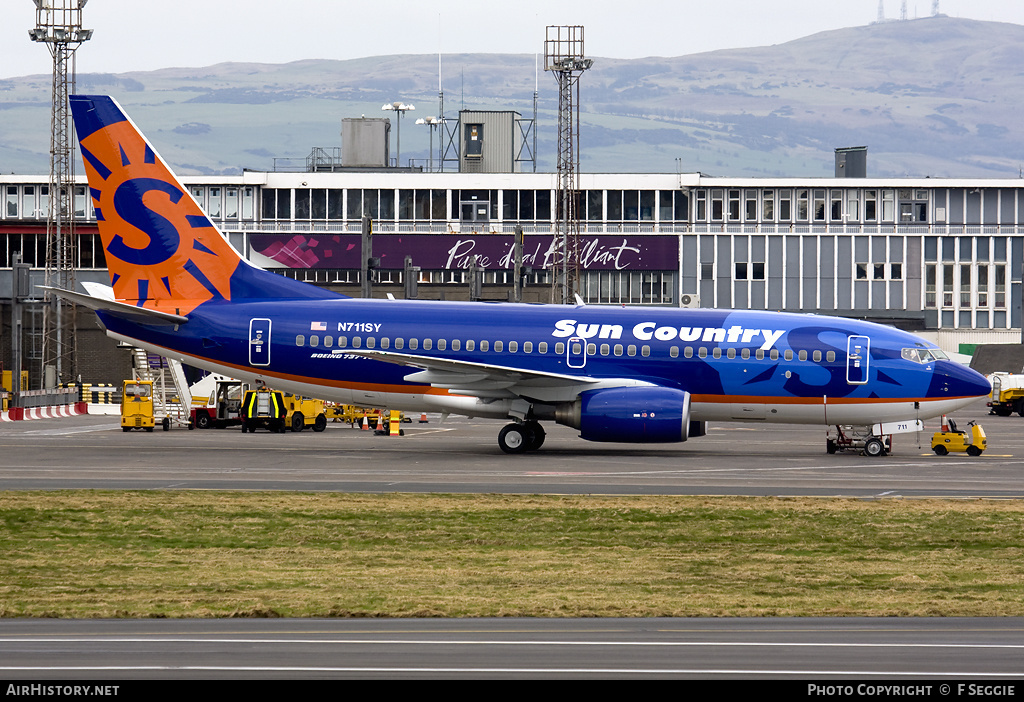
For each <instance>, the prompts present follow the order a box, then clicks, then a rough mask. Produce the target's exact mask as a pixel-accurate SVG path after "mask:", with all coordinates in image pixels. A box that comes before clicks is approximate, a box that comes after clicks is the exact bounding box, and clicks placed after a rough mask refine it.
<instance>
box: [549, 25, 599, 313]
mask: <svg viewBox="0 0 1024 702" xmlns="http://www.w3.org/2000/svg"><path fill="white" fill-rule="evenodd" d="M583 48H584V47H583V27H582V26H581V25H572V26H549V27H548V28H547V34H546V36H545V40H544V70H545V71H551V72H552V73H554V74H555V79H556V80H557V81H558V191H557V193H556V202H555V207H556V210H557V217H556V220H557V221H558V238H559V242H560V244H561V246H562V270H561V274H560V275H559V274H557V273H556V274H555V275H553V276H552V285H551V302H561V303H563V304H568V303H569V302H571V301H572V300H573V299H574V297H575V296H576V295H577V294H579V292H580V290H579V286H580V280H579V277H580V273H579V231H580V219H579V210H578V205H579V167H580V160H579V138H580V137H579V124H580V108H579V79H580V76H581V75H583V72H584V71H586V70H588V69H589V68H590V67H591V66H592V65H593V61H592V60H590V59H588V58H585V57H584V51H583ZM559 297H560V298H561V299H559Z"/></svg>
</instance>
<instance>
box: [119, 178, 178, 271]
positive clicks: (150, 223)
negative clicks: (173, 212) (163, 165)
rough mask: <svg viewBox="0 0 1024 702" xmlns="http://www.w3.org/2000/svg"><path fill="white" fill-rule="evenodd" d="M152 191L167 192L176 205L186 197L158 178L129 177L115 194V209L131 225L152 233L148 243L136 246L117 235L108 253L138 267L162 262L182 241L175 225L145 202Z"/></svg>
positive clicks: (148, 233)
mask: <svg viewBox="0 0 1024 702" xmlns="http://www.w3.org/2000/svg"><path fill="white" fill-rule="evenodd" d="M153 190H159V191H160V192H163V193H166V194H167V196H168V197H169V198H170V200H171V202H172V203H173V204H177V203H178V201H179V200H181V198H182V197H183V196H184V193H183V192H181V190H179V189H178V188H177V187H175V186H174V185H172V184H171V183H168V182H166V181H163V180H159V179H157V178H134V179H132V180H127V181H125V182H123V183H121V185H119V186H118V187H117V191H116V192H115V193H114V209H115V210H116V211H117V214H118V215H119V216H120V217H121V219H123V220H124V221H125V222H128V224H131V225H132V226H134V227H136V228H138V229H140V230H141V231H143V232H145V233H146V234H147V235H149V244H147V245H146V246H145V247H143V248H141V249H137V248H135V247H132V246H129V245H128V244H126V243H125V242H124V239H123V238H121V235H120V234H117V235H115V236H114V238H113V240H112V241H111V242H110V245H109V246H108V247H107V252H108V253H110V254H112V255H113V256H116V257H117V258H119V259H121V260H122V261H124V262H126V263H130V264H133V265H136V266H154V265H157V264H159V263H163V262H164V261H166V260H167V259H169V258H170V257H171V256H173V255H174V254H175V252H176V251H177V250H178V244H179V243H180V242H181V236H180V235H179V234H178V230H177V228H176V227H175V226H174V224H172V223H171V222H170V221H169V220H168V219H167V218H166V217H164V216H163V215H160V214H157V213H156V212H154V211H153V210H151V209H149V208H147V207H146V206H145V205H144V204H143V203H142V198H143V196H144V195H145V194H146V193H148V192H150V191H153Z"/></svg>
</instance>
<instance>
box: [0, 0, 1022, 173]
mask: <svg viewBox="0 0 1024 702" xmlns="http://www.w3.org/2000/svg"><path fill="white" fill-rule="evenodd" d="M680 48H684V47H682V46H681V47H680ZM1022 58H1024V27H1022V26H1019V25H1013V24H1003V23H993V22H977V21H973V20H964V19H955V18H950V17H942V16H939V17H930V18H927V19H919V20H912V21H906V22H887V23H882V24H873V25H868V26H864V27H853V28H849V29H841V30H836V31H830V32H823V33H820V34H815V35H813V36H810V37H806V38H803V39H799V40H796V41H791V42H788V43H785V44H780V45H777V46H766V47H758V48H750V49H735V50H727V51H715V52H709V53H703V54H693V55H689V56H679V57H673V58H646V59H635V60H620V59H604V58H600V57H595V60H594V67H593V68H592V69H591V70H590V71H588V72H587V73H586V74H584V76H583V78H582V81H581V105H582V108H581V109H582V113H583V114H582V117H581V119H582V126H581V153H582V156H581V168H582V170H584V171H591V172H595V171H606V172H607V171H625V172H644V171H651V172H665V171H673V170H675V169H676V167H677V161H676V160H677V159H679V162H680V163H681V167H682V169H683V170H684V171H702V172H705V173H711V174H716V175H733V176H743V175H749V176H764V175H787V176H827V175H831V173H832V169H833V165H832V164H833V158H832V151H833V149H834V148H835V147H840V146H855V145H867V146H868V147H869V155H868V173H869V175H872V176H903V175H912V176H925V175H930V176H961V177H1002V178H1008V177H1012V178H1016V177H1018V176H1019V174H1020V172H1021V167H1022V164H1024V136H1022V135H1021V133H1020V130H1018V129H1017V128H1016V120H1015V119H1014V118H1015V116H1016V112H1017V110H1018V109H1019V108H1018V105H1020V104H1024V81H1022V80H1021V74H1022V71H1024V69H1022V68H1021V66H1022V65H1024V61H1022V60H1021V59H1022ZM78 63H79V66H80V67H81V68H82V69H83V70H85V69H86V68H87V67H88V63H89V62H88V46H86V47H83V48H82V49H81V50H80V55H79V58H78ZM443 70H444V87H445V111H446V113H447V114H448V115H449V116H454V115H455V113H456V112H457V111H458V110H459V108H460V107H462V106H463V105H464V106H465V107H467V108H471V109H513V110H518V111H519V112H521V113H522V114H523V116H524V117H529V116H531V115H532V109H533V108H532V105H533V90H534V84H535V83H534V80H535V78H534V77H535V72H534V71H535V69H534V57H533V56H532V55H508V54H471V55H447V56H444V57H443ZM539 87H540V100H539V104H540V114H539V126H538V135H539V141H540V144H539V154H538V155H539V170H552V169H553V167H554V160H555V159H554V152H555V116H554V115H555V108H556V105H557V94H556V90H555V81H554V79H553V78H552V77H551V76H550V75H546V74H543V71H542V74H541V75H540V84H539ZM49 90H50V84H49V76H42V75H40V76H27V77H22V78H14V79H9V80H4V81H0V120H2V122H0V124H2V125H3V129H2V130H0V171H3V172H7V173H10V172H15V173H43V172H46V170H47V168H48V167H49V166H48V164H49V159H48V156H47V151H48V149H49V133H48V130H47V129H46V126H45V125H47V124H48V121H49V120H48V111H49ZM78 92H83V93H95V92H102V93H110V94H112V95H114V96H115V97H116V98H117V99H118V100H119V101H120V102H121V103H122V105H124V107H125V108H126V109H127V110H128V111H129V112H130V114H131V115H132V118H133V119H134V120H135V121H136V122H137V123H138V124H139V125H140V126H141V127H142V128H143V129H144V130H145V131H146V132H147V134H148V135H149V136H150V138H151V139H152V140H153V141H154V143H155V144H156V146H157V148H159V149H160V150H161V153H162V154H163V155H164V157H165V158H167V159H168V161H170V162H171V164H172V165H173V166H174V167H175V168H177V169H179V171H180V172H182V173H190V174H211V175H212V174H235V173H239V172H241V170H242V169H243V168H253V169H269V168H272V167H273V166H274V160H273V158H274V157H299V158H301V157H304V156H305V155H306V154H307V153H309V151H310V148H311V147H313V146H324V147H329V146H338V145H340V143H341V137H340V125H341V119H342V118H344V117H357V116H359V115H364V114H365V115H367V116H374V117H377V116H384V115H385V113H383V112H381V109H380V108H381V105H382V104H383V103H385V102H391V101H393V100H396V99H401V100H403V101H405V102H412V103H414V104H415V105H416V107H417V110H416V111H415V112H412V113H409V114H408V115H407V117H406V118H405V119H404V120H403V125H402V127H403V129H402V158H403V161H405V160H406V159H408V158H414V159H419V160H420V161H423V160H425V159H426V158H427V150H428V139H429V133H428V131H427V129H426V128H425V127H422V126H416V125H415V124H414V122H415V119H416V118H417V117H426V116H428V115H436V114H437V111H438V109H437V97H438V96H437V57H436V56H434V55H396V56H380V57H373V58H365V59H357V60H350V61H326V60H309V61H297V62H294V63H288V64H280V65H270V64H252V63H226V64H219V65H216V66H210V67H206V68H167V69H162V70H158V71H150V72H128V73H121V74H116V75H113V74H89V73H82V74H80V75H79V77H78ZM389 114H390V115H391V116H392V119H394V116H393V113H389ZM435 148H436V144H435Z"/></svg>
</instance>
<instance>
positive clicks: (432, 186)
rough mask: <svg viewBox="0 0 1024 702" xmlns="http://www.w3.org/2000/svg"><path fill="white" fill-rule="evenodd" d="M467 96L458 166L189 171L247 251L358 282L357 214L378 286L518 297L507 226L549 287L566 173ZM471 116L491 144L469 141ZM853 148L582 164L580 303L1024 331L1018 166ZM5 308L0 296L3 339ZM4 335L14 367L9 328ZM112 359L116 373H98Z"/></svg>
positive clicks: (91, 268) (95, 343) (0, 271)
mask: <svg viewBox="0 0 1024 702" xmlns="http://www.w3.org/2000/svg"><path fill="white" fill-rule="evenodd" d="M472 114H473V115H474V119H476V120H477V121H475V122H472V123H470V122H467V121H466V120H465V119H463V120H462V121H461V127H460V130H461V131H460V132H459V135H460V137H459V138H460V140H462V139H465V140H466V142H467V143H466V144H465V145H463V148H462V150H461V155H460V157H459V158H460V164H459V167H458V171H455V172H438V170H437V169H439V168H440V167H442V166H443V165H444V161H443V159H442V158H439V159H438V162H437V164H435V165H436V166H437V168H436V169H435V170H434V171H431V170H430V169H429V168H428V169H413V168H397V167H389V166H386V165H385V166H380V167H365V166H345V165H343V164H333V162H330V160H328V162H327V163H326V164H325V162H323V161H313V162H310V164H309V166H308V167H307V168H305V169H304V170H302V171H301V172H256V171H246V172H244V173H243V174H242V175H239V176H220V177H205V176H204V177H182V180H183V182H184V183H185V184H186V186H187V187H188V188H189V190H190V191H191V194H192V195H193V197H195V199H196V200H197V201H198V202H199V204H200V205H201V206H202V207H203V209H204V210H205V211H206V212H207V214H208V215H209V216H210V218H211V219H212V220H213V221H214V222H216V223H217V225H218V226H219V227H220V228H221V229H222V230H223V231H224V232H225V233H226V235H227V236H228V238H229V240H230V242H231V243H232V244H233V245H234V246H235V247H236V248H237V249H238V250H239V251H240V252H241V253H242V254H243V255H244V256H246V257H247V258H249V259H250V260H251V261H253V262H254V263H256V264H258V265H261V266H263V267H265V268H272V269H275V270H277V271H278V272H280V273H281V274H282V275H286V276H289V277H292V278H296V279H298V280H302V281H306V282H309V283H313V284H316V285H322V286H327V287H330V288H332V289H335V290H337V291H339V292H342V293H345V294H349V295H354V296H358V295H359V294H360V284H361V281H360V269H361V263H362V261H361V258H362V256H361V249H360V231H361V218H362V217H363V215H364V214H365V215H368V216H369V217H370V218H371V219H372V222H373V225H372V231H373V237H372V238H373V249H374V250H373V255H374V257H377V258H379V259H380V265H379V267H378V269H377V270H376V272H375V281H374V295H375V296H380V297H383V296H385V294H386V293H391V294H394V295H395V296H396V297H401V296H402V295H403V291H404V290H405V288H404V283H405V280H404V279H403V277H404V276H405V275H406V266H407V263H408V261H407V257H409V258H410V259H411V263H412V265H414V266H416V267H417V268H418V269H419V270H418V271H416V272H415V273H414V275H415V276H416V279H417V282H418V286H417V287H418V289H417V293H416V294H417V296H418V297H420V298H424V299H451V300H454V299H468V297H469V294H470V288H469V285H468V283H469V279H470V277H471V269H472V268H473V267H474V266H476V267H477V268H478V269H482V275H483V286H482V294H481V295H480V297H481V298H483V299H489V300H506V299H509V295H510V290H511V289H512V288H513V284H514V281H513V275H514V273H513V270H514V263H513V260H512V259H513V254H512V251H513V241H514V231H515V229H516V228H517V227H522V229H523V231H524V265H525V266H526V267H527V268H526V270H527V274H526V276H525V279H524V285H525V287H524V295H523V300H524V301H527V302H547V301H549V300H550V295H551V289H552V276H553V266H555V265H556V264H559V262H560V258H559V255H558V238H557V236H556V234H555V230H556V226H557V220H558V215H557V212H556V206H555V204H554V203H556V202H557V198H556V187H557V177H556V175H555V174H553V173H536V172H530V171H529V170H528V169H524V168H522V162H521V161H520V160H517V159H516V158H515V157H514V156H513V158H511V159H509V158H505V159H497V158H492V157H491V155H489V153H488V151H487V148H488V146H489V144H490V143H491V142H494V143H497V144H498V148H500V150H501V151H503V152H504V151H507V150H508V149H509V148H512V149H513V150H515V149H516V148H517V147H516V141H517V140H516V138H515V136H514V135H512V136H511V137H510V136H509V135H508V134H507V132H509V131H510V130H516V129H518V130H519V131H520V133H523V130H522V129H521V127H517V126H516V124H517V122H516V120H517V119H518V115H515V113H509V114H513V115H515V117H514V118H511V119H505V118H502V120H501V121H497V122H496V124H497V125H499V126H497V127H495V126H494V125H492V124H491V123H490V122H488V121H487V120H488V119H489V116H488V114H487V113H479V112H474V113H472ZM510 125H511V126H510ZM471 127H473V128H475V129H476V132H475V138H476V139H477V140H478V141H482V148H481V144H479V143H478V144H470V140H472V139H473V138H474V135H473V134H472V133H471V132H470V131H469V129H470V128H471ZM366 131H367V132H369V133H375V134H376V133H380V134H385V135H386V134H387V133H388V130H387V129H370V130H366ZM463 132H464V133H463ZM498 135H500V138H497V137H498ZM385 138H386V137H385ZM386 146H387V145H386V143H385V144H384V147H383V148H385V149H386ZM520 146H521V144H520ZM862 151H863V150H862V149H839V150H837V152H836V174H837V175H836V177H834V178H731V177H717V176H715V177H713V176H707V175H703V174H700V173H670V174H664V173H583V174H581V175H580V177H579V184H580V191H579V195H578V200H577V202H578V212H579V216H580V220H581V223H580V228H579V235H578V242H577V247H578V252H579V294H580V295H581V297H582V298H583V299H584V301H585V302H586V303H588V304H613V305H619V304H626V305H661V306H676V307H687V306H702V307H717V308H730V309H731V308H736V309H739V308H745V309H758V310H781V311H789V312H802V313H814V314H829V315H838V316H845V317H857V318H865V319H871V320H873V321H879V322H883V323H891V324H894V325H897V326H900V327H902V328H904V329H909V330H912V331H917V332H920V333H922V334H923V335H925V336H927V337H929V338H930V339H932V340H933V341H936V342H937V343H938V344H939V345H940V346H942V347H943V348H944V349H946V350H947V351H953V352H956V351H958V350H959V349H960V347H961V345H963V344H977V343H1020V341H1021V324H1022V318H1021V312H1022V311H1021V300H1022V289H1021V277H1022V265H1024V180H984V179H952V178H916V179H914V178H906V179H904V178H900V179H891V178H871V177H868V176H867V174H866V172H865V170H866V169H865V168H864V164H863V160H864V157H865V155H864V153H863V152H862ZM373 158H375V157H374V156H372V155H371V157H370V160H371V161H372V160H373ZM463 158H468V159H469V161H470V163H469V164H463V163H461V161H462V159H463ZM388 162H389V159H388V158H387V156H386V155H385V157H384V160H383V163H385V164H386V163H388ZM490 163H496V164H498V165H497V166H495V167H490V166H488V164H490ZM495 171H498V172H495ZM47 182H48V179H47V177H46V176H14V175H7V176H4V175H0V193H2V197H3V200H2V203H0V207H2V209H0V289H3V290H5V291H10V289H11V285H10V281H11V265H12V260H13V257H14V255H15V254H19V253H20V254H21V256H22V257H23V260H24V261H25V262H27V263H29V264H30V265H31V266H32V267H33V268H34V269H37V270H34V272H33V282H36V280H37V279H38V282H39V283H41V282H42V276H43V270H42V269H43V268H44V264H45V251H46V247H45V238H46V217H47V208H48V205H49V197H48V187H49V186H48V184H47ZM87 192H88V188H87V187H86V184H85V181H84V178H83V179H82V183H81V185H80V186H78V187H77V188H76V197H75V210H76V212H75V216H76V218H77V221H78V223H79V224H78V229H77V231H78V241H79V245H78V253H77V255H78V269H77V273H76V275H77V279H78V281H80V282H81V281H88V280H91V281H96V282H102V283H105V284H109V279H108V278H107V275H106V270H105V267H104V265H105V264H104V256H103V249H102V246H101V244H100V241H99V236H98V232H97V229H96V223H95V213H94V212H93V210H92V207H91V201H90V198H88V197H87V196H86V193H87ZM8 296H9V292H5V293H4V295H3V297H5V298H7V297H8ZM7 310H9V304H8V306H6V307H5V315H4V326H3V334H4V337H5V338H7V339H9V333H10V322H9V319H10V315H9V314H7V313H6V312H7ZM79 328H80V330H81V331H80V338H79V353H80V354H81V357H82V364H83V367H84V368H86V369H87V370H82V371H81V373H82V374H83V376H84V375H85V374H86V373H90V374H91V375H92V378H93V379H94V381H95V382H100V381H101V380H105V381H107V382H117V381H118V380H119V378H120V377H122V375H123V373H124V372H125V371H124V370H123V369H115V370H111V369H110V365H111V364H110V360H109V359H110V357H111V356H110V350H109V349H110V348H111V347H112V343H113V342H109V341H108V340H106V339H105V337H104V336H103V335H102V333H101V332H99V330H98V329H97V325H96V323H95V321H94V316H93V315H92V313H91V312H88V311H86V312H84V313H83V314H82V316H81V317H80V323H79ZM93 330H95V332H96V333H95V334H93V333H92V331H93ZM25 331H26V337H25V341H24V342H23V348H24V349H25V351H26V354H27V355H28V360H29V361H30V362H31V360H32V358H33V357H32V353H33V349H37V348H39V346H40V344H41V339H40V338H36V337H41V334H42V316H41V312H39V313H33V314H30V315H29V318H28V319H27V320H26V322H25ZM3 345H4V354H5V355H4V359H3V360H4V363H5V367H8V366H7V365H6V364H7V363H8V362H9V347H10V342H9V340H8V341H5V342H4V343H3ZM93 356H95V363H93V361H92V360H90V359H92V358H93ZM29 368H30V369H31V365H30V366H29ZM104 373H106V374H113V376H114V377H111V378H110V379H107V378H106V377H105V376H103V377H102V378H101V377H97V376H102V375H103V374H104ZM124 377H127V376H124Z"/></svg>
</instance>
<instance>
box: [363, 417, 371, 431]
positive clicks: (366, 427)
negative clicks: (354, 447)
mask: <svg viewBox="0 0 1024 702" xmlns="http://www.w3.org/2000/svg"><path fill="white" fill-rule="evenodd" d="M363 431H370V420H369V419H367V418H366V415H365V414H364V415H363Z"/></svg>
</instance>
